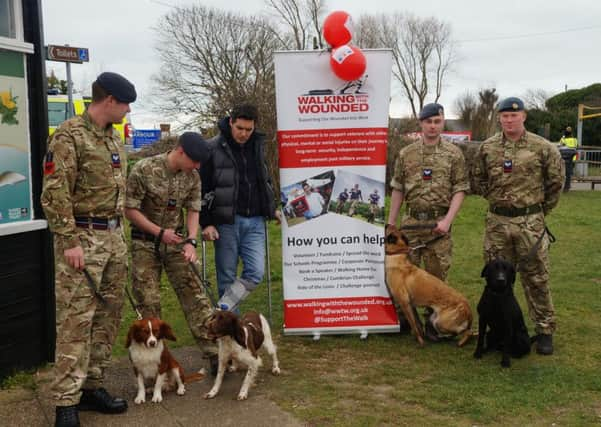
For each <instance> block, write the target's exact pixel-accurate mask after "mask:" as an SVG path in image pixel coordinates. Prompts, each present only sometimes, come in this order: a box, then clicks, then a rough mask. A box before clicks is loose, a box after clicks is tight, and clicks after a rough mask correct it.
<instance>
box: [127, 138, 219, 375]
mask: <svg viewBox="0 0 601 427" xmlns="http://www.w3.org/2000/svg"><path fill="white" fill-rule="evenodd" d="M208 158H209V148H208V145H207V142H206V141H205V140H204V139H203V138H202V137H201V136H200V135H199V134H197V133H195V132H185V133H183V134H182V135H180V137H179V138H178V142H177V146H176V147H175V148H174V149H173V150H171V151H169V152H167V153H163V154H158V155H156V156H152V157H148V158H146V159H143V160H140V161H139V162H137V163H136V164H135V165H134V167H133V168H132V170H131V172H130V174H129V177H128V179H127V197H126V201H125V216H126V217H127V219H129V220H130V221H131V223H132V229H131V239H132V240H131V246H132V247H131V252H132V288H133V293H134V296H135V298H136V299H137V301H138V303H139V305H140V311H141V314H142V316H143V317H158V318H160V317H161V299H160V298H161V295H160V283H161V272H162V270H163V268H164V269H165V272H166V273H167V277H168V278H169V282H170V283H171V286H173V289H174V290H175V294H176V295H177V297H178V299H179V302H180V305H181V307H182V309H183V311H184V314H185V316H186V320H187V322H188V326H189V328H190V331H191V332H192V336H193V337H194V339H195V340H196V343H197V344H198V346H199V347H200V349H201V350H202V352H203V355H204V357H205V358H206V359H209V361H210V363H211V372H212V373H213V374H216V369H217V346H216V344H215V343H213V342H212V340H211V339H209V337H208V336H207V329H206V325H205V323H206V320H207V319H208V318H209V317H210V316H211V314H213V307H212V305H211V303H210V301H209V299H208V298H207V295H206V293H205V292H204V291H203V288H202V284H201V283H200V280H199V279H198V278H197V277H196V276H195V275H194V274H193V272H192V270H191V269H190V267H189V265H188V264H189V263H190V262H196V259H197V258H196V245H197V243H196V237H197V235H198V227H199V212H200V208H201V201H200V188H201V183H200V176H199V173H198V170H197V169H198V168H200V167H202V165H203V163H206V161H207V160H208ZM184 209H185V211H186V213H185V217H184ZM184 220H185V230H186V234H183V236H185V237H182V232H183V231H184Z"/></svg>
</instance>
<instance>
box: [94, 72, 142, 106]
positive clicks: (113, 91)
mask: <svg viewBox="0 0 601 427" xmlns="http://www.w3.org/2000/svg"><path fill="white" fill-rule="evenodd" d="M96 83H98V84H99V85H100V86H101V87H102V88H103V89H104V90H105V91H106V92H107V93H108V94H109V95H113V96H114V97H115V99H116V100H117V101H119V102H124V103H126V104H130V103H132V102H134V101H135V100H136V98H137V94H136V88H135V86H134V85H133V84H132V83H131V82H130V81H129V80H127V79H126V78H125V77H123V76H122V75H121V74H117V73H111V72H104V73H102V74H100V75H99V76H98V77H97V78H96Z"/></svg>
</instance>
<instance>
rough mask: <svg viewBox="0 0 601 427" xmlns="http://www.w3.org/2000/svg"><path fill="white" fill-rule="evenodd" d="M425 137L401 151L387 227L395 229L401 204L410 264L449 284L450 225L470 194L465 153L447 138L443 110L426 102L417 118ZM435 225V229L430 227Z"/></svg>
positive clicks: (397, 162) (392, 185) (392, 184)
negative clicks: (447, 280)
mask: <svg viewBox="0 0 601 427" xmlns="http://www.w3.org/2000/svg"><path fill="white" fill-rule="evenodd" d="M419 120H420V126H421V128H422V136H421V138H420V140H419V141H417V142H415V143H413V144H411V145H408V146H407V147H405V148H403V149H402V150H401V151H400V152H399V156H398V158H397V160H396V163H395V168H394V176H393V178H392V181H391V183H390V186H391V187H392V197H391V199H390V212H389V216H388V223H389V224H393V225H396V222H397V218H398V215H399V212H400V209H401V205H402V204H403V202H405V203H406V205H407V208H406V210H405V211H406V212H405V215H404V216H403V218H402V220H401V227H405V228H404V229H403V233H404V234H405V236H406V237H407V239H408V240H409V245H410V246H411V247H413V248H415V249H414V250H412V251H411V252H410V253H409V258H410V259H411V261H412V262H413V263H414V264H415V265H417V266H420V265H421V263H422V261H423V263H424V268H425V270H426V271H428V272H429V273H430V274H433V275H434V276H436V277H438V278H439V279H441V280H443V281H446V279H447V273H448V271H449V268H450V267H451V255H452V248H453V242H452V240H451V235H450V230H451V224H452V223H453V220H454V219H455V216H456V215H457V212H459V208H460V207H461V204H462V203H463V199H464V198H465V193H466V191H467V190H469V181H468V177H467V173H466V170H465V158H464V157H463V153H462V152H461V150H459V149H458V148H457V147H455V146H454V145H453V144H452V143H450V142H448V141H445V140H443V139H442V138H441V137H440V134H441V132H442V130H443V128H444V109H443V107H442V106H441V105H439V104H427V105H425V106H424V108H423V109H422V111H421V112H420V115H419ZM430 225H431V227H430Z"/></svg>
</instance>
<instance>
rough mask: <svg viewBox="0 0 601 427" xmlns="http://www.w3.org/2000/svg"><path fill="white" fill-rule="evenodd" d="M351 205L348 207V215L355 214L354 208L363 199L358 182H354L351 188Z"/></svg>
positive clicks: (355, 208)
mask: <svg viewBox="0 0 601 427" xmlns="http://www.w3.org/2000/svg"><path fill="white" fill-rule="evenodd" d="M350 199H351V206H350V207H349V209H348V216H353V215H355V210H357V205H358V204H359V201H363V195H362V194H361V190H360V189H359V184H355V186H354V187H353V188H351V194H350Z"/></svg>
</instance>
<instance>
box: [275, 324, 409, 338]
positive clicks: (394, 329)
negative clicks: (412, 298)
mask: <svg viewBox="0 0 601 427" xmlns="http://www.w3.org/2000/svg"><path fill="white" fill-rule="evenodd" d="M400 331H401V330H400V327H399V325H375V326H364V327H361V328H344V327H341V328H320V329H315V328H288V329H286V328H285V329H283V330H282V333H283V334H284V335H312V336H313V339H314V340H316V341H317V340H319V338H321V336H322V335H343V334H346V335H349V334H358V335H359V337H360V338H361V339H366V338H367V336H368V335H369V334H370V333H372V334H386V333H388V334H390V333H397V334H398V333H400Z"/></svg>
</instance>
